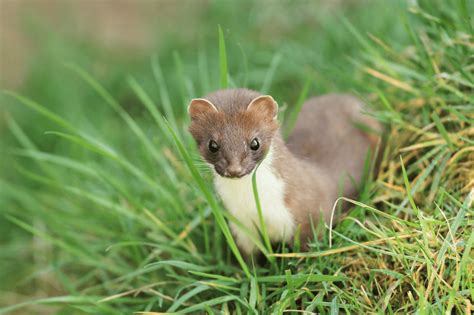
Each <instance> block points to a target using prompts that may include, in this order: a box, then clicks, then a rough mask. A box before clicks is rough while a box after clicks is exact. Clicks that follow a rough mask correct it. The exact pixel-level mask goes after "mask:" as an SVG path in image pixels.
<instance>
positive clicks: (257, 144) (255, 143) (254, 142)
mask: <svg viewBox="0 0 474 315" xmlns="http://www.w3.org/2000/svg"><path fill="white" fill-rule="evenodd" d="M259 148H260V142H259V141H258V139H257V138H254V139H253V140H252V142H250V149H251V150H253V151H257V150H258V149H259Z"/></svg>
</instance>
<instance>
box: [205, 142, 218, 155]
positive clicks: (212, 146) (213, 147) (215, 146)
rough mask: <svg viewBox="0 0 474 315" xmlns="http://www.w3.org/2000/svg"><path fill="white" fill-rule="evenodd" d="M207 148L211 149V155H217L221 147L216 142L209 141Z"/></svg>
mask: <svg viewBox="0 0 474 315" xmlns="http://www.w3.org/2000/svg"><path fill="white" fill-rule="evenodd" d="M207 148H208V149H209V151H210V152H211V153H216V152H217V151H219V145H218V144H217V142H215V141H214V140H210V141H209V144H208V145H207Z"/></svg>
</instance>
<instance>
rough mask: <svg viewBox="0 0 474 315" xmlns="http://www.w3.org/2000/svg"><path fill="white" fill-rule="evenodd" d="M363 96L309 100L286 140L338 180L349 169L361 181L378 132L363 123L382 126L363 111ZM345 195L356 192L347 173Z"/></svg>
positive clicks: (371, 126) (348, 171)
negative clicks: (361, 97) (368, 131)
mask: <svg viewBox="0 0 474 315" xmlns="http://www.w3.org/2000/svg"><path fill="white" fill-rule="evenodd" d="M363 111H364V107H363V104H362V102H361V101H360V100H358V99H357V98H355V97H353V96H350V95H342V94H330V95H324V96H320V97H315V98H312V99H310V100H308V101H307V102H306V103H305V104H304V105H303V108H302V110H301V112H300V115H299V117H298V119H297V121H296V125H295V128H294V129H293V132H292V133H291V135H290V137H289V138H288V141H287V146H288V148H289V149H290V151H291V152H292V153H293V154H295V155H296V156H298V157H302V158H305V159H308V160H310V161H311V162H316V163H317V164H318V165H319V166H320V167H322V168H324V169H326V170H328V172H329V173H330V174H331V177H332V178H333V179H334V180H335V181H338V180H339V179H340V178H341V177H344V176H345V175H344V174H345V173H348V174H349V175H350V176H351V177H352V178H353V179H354V180H355V181H356V182H359V181H360V179H361V177H362V174H363V168H364V161H365V158H366V156H367V152H368V150H369V148H372V150H373V147H374V146H375V143H376V142H377V138H378V137H377V136H376V135H374V134H368V133H367V132H366V131H364V130H363V129H362V128H361V127H360V125H365V126H367V127H369V128H370V129H375V130H379V131H380V129H381V127H380V125H379V124H378V122H377V121H376V120H375V119H373V118H372V117H370V116H367V115H364V114H363ZM345 183H346V185H345V190H344V195H346V196H354V195H355V193H356V192H355V190H354V188H353V187H352V185H351V180H350V179H349V178H348V177H347V176H345Z"/></svg>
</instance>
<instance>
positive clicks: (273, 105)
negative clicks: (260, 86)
mask: <svg viewBox="0 0 474 315" xmlns="http://www.w3.org/2000/svg"><path fill="white" fill-rule="evenodd" d="M247 111H252V112H254V113H256V114H258V115H261V116H262V117H264V118H265V119H269V120H272V119H276V117H277V114H278V104H277V102H275V100H274V99H273V97H271V96H270V95H262V96H259V97H257V98H255V99H254V100H253V101H251V102H250V104H249V106H247Z"/></svg>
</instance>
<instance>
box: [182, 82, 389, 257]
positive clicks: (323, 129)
mask: <svg viewBox="0 0 474 315" xmlns="http://www.w3.org/2000/svg"><path fill="white" fill-rule="evenodd" d="M362 111H363V104H362V103H361V102H360V101H359V100H358V99H357V98H355V97H353V96H350V95H338V94H335V95H324V96H320V97H315V98H311V99H309V100H308V101H307V102H306V103H305V104H304V105H303V107H302V109H301V112H300V114H299V118H298V119H297V121H296V124H295V127H294V129H293V131H292V133H291V134H290V136H289V138H288V140H287V141H286V142H285V141H284V140H283V138H282V136H281V134H280V128H279V123H278V120H277V114H278V105H277V103H276V102H275V100H274V99H273V98H272V97H271V96H269V95H261V94H260V93H258V92H255V91H251V90H247V89H225V90H219V91H216V92H214V93H211V94H209V95H207V96H206V97H204V98H196V99H193V100H192V101H191V103H190V104H189V107H188V113H189V115H190V118H191V124H190V127H189V131H190V133H191V134H192V136H193V137H194V139H195V140H196V143H197V146H198V148H199V151H200V153H201V155H202V157H203V159H204V160H205V161H206V162H207V163H208V164H210V165H211V167H212V168H213V170H214V171H215V176H214V183H215V188H216V191H217V193H218V194H219V195H220V197H221V198H222V201H223V202H224V205H225V207H226V208H227V209H228V211H230V212H231V213H232V214H233V215H234V216H235V217H236V218H237V219H238V220H239V221H240V222H241V223H243V224H244V225H245V226H246V227H247V228H249V229H250V230H251V231H252V232H254V233H255V232H256V230H255V229H256V228H258V227H259V226H260V224H259V219H258V213H257V208H256V203H255V199H254V194H253V189H252V173H253V171H254V169H255V168H256V166H257V165H259V167H258V170H257V175H256V176H257V187H258V192H259V197H260V204H261V207H262V212H263V219H264V222H265V225H266V228H267V233H268V236H269V238H270V240H271V241H272V242H282V241H285V242H286V243H291V242H292V241H293V237H294V233H295V231H296V229H297V227H298V226H300V229H301V230H300V233H301V234H300V235H301V241H302V242H303V243H306V242H308V241H309V240H310V239H311V237H312V235H313V233H312V229H311V221H312V222H313V223H314V224H317V223H318V222H319V220H320V218H321V217H322V218H323V219H324V220H325V221H326V222H329V219H330V215H331V210H332V208H333V205H334V202H335V201H336V199H337V198H338V197H339V196H340V194H341V193H342V195H343V196H347V197H352V198H355V197H356V195H357V191H356V188H355V187H354V183H357V182H359V181H360V180H361V177H362V173H363V169H364V161H365V159H366V157H367V152H368V150H369V148H370V147H372V146H373V144H374V143H375V141H376V140H377V136H374V135H371V134H369V133H366V132H364V131H362V130H361V129H360V128H358V127H357V124H364V125H368V126H369V127H370V128H372V129H376V130H378V129H380V127H379V125H378V123H377V121H375V120H374V119H373V118H371V117H369V116H366V115H364V114H363V113H362ZM341 184H343V189H342V191H341ZM231 229H232V232H233V233H234V235H235V238H236V241H237V244H238V245H239V247H240V248H241V249H242V250H243V251H244V252H245V253H247V254H250V253H252V252H253V251H254V250H255V245H254V243H253V242H252V241H251V240H250V238H249V237H248V236H247V234H246V233H245V232H243V231H241V230H240V229H239V228H238V227H237V226H235V225H233V224H231Z"/></svg>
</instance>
